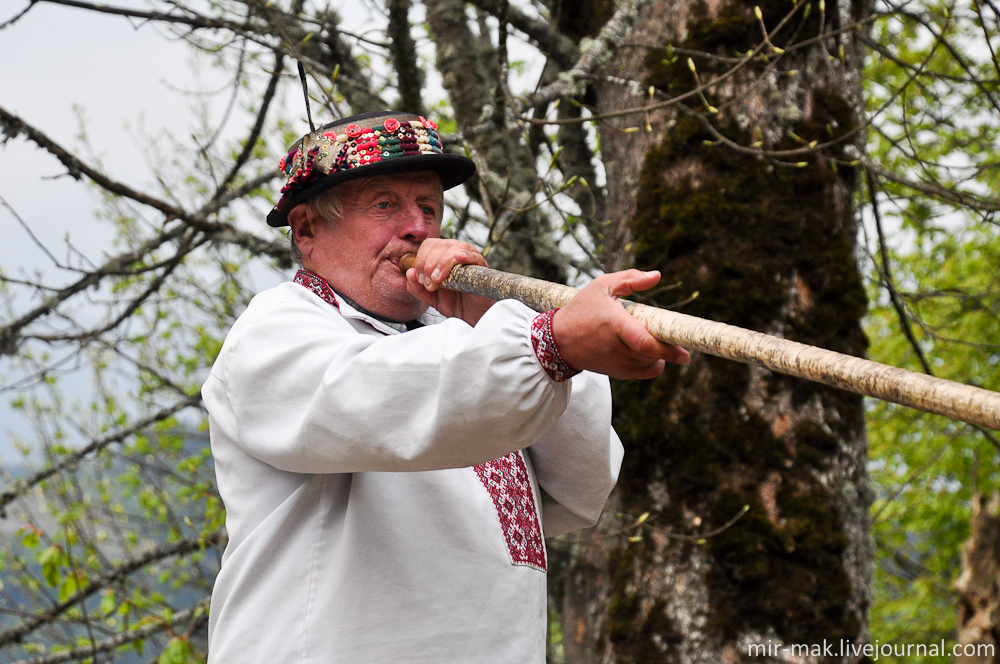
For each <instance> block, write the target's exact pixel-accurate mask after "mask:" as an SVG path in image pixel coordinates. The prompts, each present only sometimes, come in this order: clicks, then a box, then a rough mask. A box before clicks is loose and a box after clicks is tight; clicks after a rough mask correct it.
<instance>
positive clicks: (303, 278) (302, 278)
mask: <svg viewBox="0 0 1000 664" xmlns="http://www.w3.org/2000/svg"><path fill="white" fill-rule="evenodd" d="M295 283H297V284H298V285H299V286H302V287H303V288H308V289H309V290H311V291H312V292H313V293H315V294H316V295H319V297H320V299H321V300H323V301H324V302H326V303H327V304H332V305H333V306H335V307H337V311H340V304H339V303H338V302H337V294H336V293H334V292H333V289H332V288H330V284H328V283H326V279H324V278H323V277H321V276H319V275H318V274H313V273H312V272H310V271H309V270H299V271H298V272H297V273H296V274H295Z"/></svg>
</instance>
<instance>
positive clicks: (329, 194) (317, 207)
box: [288, 187, 344, 267]
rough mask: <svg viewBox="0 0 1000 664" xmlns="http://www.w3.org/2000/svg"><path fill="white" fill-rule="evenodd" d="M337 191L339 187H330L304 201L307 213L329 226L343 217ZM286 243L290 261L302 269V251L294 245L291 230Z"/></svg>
mask: <svg viewBox="0 0 1000 664" xmlns="http://www.w3.org/2000/svg"><path fill="white" fill-rule="evenodd" d="M338 189H340V187H332V188H330V189H327V190H326V191H324V192H323V193H321V194H317V195H316V196H313V197H312V198H310V199H309V200H308V201H306V206H307V207H308V208H309V211H310V212H312V213H313V215H315V216H317V217H319V218H320V219H323V220H324V221H326V223H327V224H330V225H332V224H333V222H334V221H337V220H338V219H341V218H342V217H343V216H344V203H343V202H342V201H341V200H340V192H339V191H338ZM288 241H289V243H290V246H289V249H290V250H291V252H292V260H293V261H294V262H295V264H296V265H298V266H299V267H302V251H301V250H300V249H299V245H297V244H296V243H295V233H293V232H292V230H291V229H289V230H288Z"/></svg>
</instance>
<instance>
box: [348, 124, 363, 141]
mask: <svg viewBox="0 0 1000 664" xmlns="http://www.w3.org/2000/svg"><path fill="white" fill-rule="evenodd" d="M345 131H347V135H348V136H350V137H351V138H357V137H358V136H360V135H361V127H359V126H358V125H356V124H349V125H347V129H346V130H345Z"/></svg>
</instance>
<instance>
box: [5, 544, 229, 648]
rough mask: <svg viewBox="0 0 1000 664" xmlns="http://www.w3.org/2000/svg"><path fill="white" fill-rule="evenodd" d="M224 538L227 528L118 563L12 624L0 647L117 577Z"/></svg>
mask: <svg viewBox="0 0 1000 664" xmlns="http://www.w3.org/2000/svg"><path fill="white" fill-rule="evenodd" d="M224 538H225V534H224V533H223V532H216V533H212V534H211V535H208V536H206V537H189V538H186V539H182V540H178V541H176V542H171V543H169V544H163V545H161V546H158V547H155V548H153V549H150V550H149V551H147V552H145V553H143V554H141V555H139V556H136V557H134V558H130V559H128V560H126V561H124V562H122V563H121V564H119V565H117V566H115V567H114V568H113V569H111V570H108V571H107V572H105V573H104V574H101V575H100V576H99V577H97V578H96V579H94V580H92V581H90V582H89V583H88V584H87V585H86V586H84V587H82V588H80V589H79V590H77V591H76V592H75V593H73V594H72V595H71V596H69V597H68V598H66V600H65V601H62V602H59V603H58V604H56V605H55V606H53V607H52V608H50V609H49V610H48V611H45V612H44V613H40V614H38V615H35V616H32V617H31V618H29V619H27V620H25V621H24V622H22V623H21V624H20V625H18V626H16V627H12V628H11V629H8V630H7V631H5V632H3V633H2V634H0V647H3V646H5V645H7V644H9V643H15V642H18V643H19V642H20V641H21V640H22V639H23V638H24V637H25V636H26V635H28V634H30V633H31V632H33V631H35V630H36V629H38V628H39V627H41V626H42V625H45V624H48V623H50V622H52V621H53V620H55V619H56V618H58V617H59V616H61V615H62V614H63V613H65V612H66V611H67V610H68V609H69V608H70V607H72V606H73V605H74V604H77V603H78V602H81V601H83V600H85V599H87V598H88V597H90V596H91V595H93V594H94V593H95V592H97V591H98V590H101V589H103V588H106V587H108V586H109V585H111V584H112V583H114V582H115V581H118V580H120V579H123V578H125V577H126V576H128V575H129V574H131V573H132V572H134V571H136V570H138V569H141V568H143V567H146V566H147V565H149V564H151V563H155V562H159V561H160V560H164V559H166V558H170V557H172V556H180V555H183V554H185V553H191V552H192V551H199V550H201V549H204V548H205V547H206V546H207V545H209V544H211V545H218V544H219V543H220V542H222V541H223V539H224Z"/></svg>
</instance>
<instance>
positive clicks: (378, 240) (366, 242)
mask: <svg viewBox="0 0 1000 664" xmlns="http://www.w3.org/2000/svg"><path fill="white" fill-rule="evenodd" d="M338 194H339V196H340V200H341V203H342V204H343V208H344V215H343V218H341V219H335V220H333V221H332V223H326V222H325V220H320V219H312V220H311V223H309V226H310V227H311V229H312V236H311V237H309V236H308V233H301V235H302V237H301V238H300V230H301V229H302V224H303V222H302V217H303V216H304V215H303V214H302V213H298V214H294V215H292V216H291V221H292V227H293V229H294V230H295V233H296V236H295V237H296V242H297V243H298V245H299V248H300V249H301V250H302V262H303V267H305V268H306V269H308V270H311V271H313V272H315V273H316V274H319V275H320V276H322V277H324V278H325V279H326V280H327V281H329V282H330V285H331V286H333V288H334V289H335V290H337V291H339V292H341V293H343V294H344V295H346V296H347V297H349V298H351V299H352V300H354V301H355V302H357V303H358V304H359V305H361V306H362V307H364V308H365V309H367V310H368V311H371V312H373V313H376V314H378V315H380V316H383V317H385V318H388V319H390V320H397V321H406V320H412V319H413V318H416V317H417V316H419V315H420V314H421V313H423V312H424V311H425V310H426V308H427V305H425V304H423V303H422V302H420V301H419V300H417V299H416V298H414V297H413V296H412V295H410V294H409V293H408V292H407V291H406V277H405V275H403V273H402V272H400V271H399V258H400V256H402V255H403V254H406V253H410V252H413V253H415V252H416V251H417V249H418V248H419V246H420V243H421V242H423V241H424V240H425V239H427V238H429V237H431V238H436V237H439V236H440V233H441V224H440V221H439V218H440V213H441V206H442V204H443V203H442V200H441V186H440V181H439V179H438V175H437V174H436V173H433V172H429V171H421V172H418V173H403V174H400V175H388V176H377V177H372V178H363V179H360V180H355V181H352V182H348V183H346V184H343V185H341V186H340V187H339V188H338ZM302 207H303V208H305V206H302ZM305 215H308V216H311V215H312V212H311V211H308V210H306V211H305Z"/></svg>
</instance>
